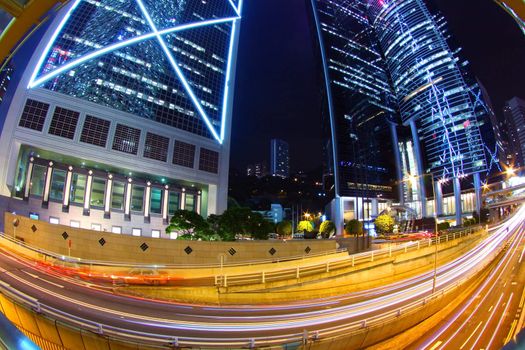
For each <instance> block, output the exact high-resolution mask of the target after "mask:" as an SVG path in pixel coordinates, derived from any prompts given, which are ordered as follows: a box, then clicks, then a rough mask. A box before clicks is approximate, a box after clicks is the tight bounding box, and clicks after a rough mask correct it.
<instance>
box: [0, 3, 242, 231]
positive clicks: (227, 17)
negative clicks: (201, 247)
mask: <svg viewBox="0 0 525 350" xmlns="http://www.w3.org/2000/svg"><path fill="white" fill-rule="evenodd" d="M241 6H242V0H231V1H228V0H224V1H200V0H187V1H152V0H136V1H117V0H105V1H102V0H75V1H71V2H70V3H69V4H68V5H67V6H65V8H64V9H62V10H61V12H59V14H58V15H57V17H56V18H55V19H54V20H53V23H52V24H51V25H50V26H49V29H48V30H47V32H46V33H45V35H44V36H43V39H42V41H41V42H40V44H39V45H38V47H37V49H36V50H35V53H34V55H33V56H32V57H31V58H30V61H29V64H28V68H27V71H26V74H24V77H23V78H22V79H21V80H20V81H19V83H18V86H17V89H16V92H15V94H14V97H13V99H12V101H11V106H10V108H9V111H8V112H7V116H6V118H5V123H4V125H3V128H2V134H1V138H0V149H1V157H0V186H1V187H0V194H1V195H2V196H3V202H2V203H3V206H4V207H5V209H7V210H10V211H16V212H17V213H20V214H25V215H29V214H30V213H31V214H32V215H33V216H34V217H39V218H40V219H43V220H52V221H53V222H60V223H61V224H65V225H72V226H81V227H83V228H93V229H102V230H106V231H113V232H116V233H124V234H132V233H133V234H134V235H144V236H150V235H152V236H159V235H160V232H163V229H164V227H165V226H166V223H167V221H168V219H169V217H170V214H172V213H173V212H174V211H175V210H177V209H188V210H193V211H196V212H197V213H200V214H201V215H203V216H207V215H209V214H215V213H221V212H222V211H223V210H225V209H226V203H227V190H228V186H227V181H228V167H229V149H230V126H231V112H232V99H233V82H234V76H235V61H236V52H237V44H238V37H239V25H240V12H241Z"/></svg>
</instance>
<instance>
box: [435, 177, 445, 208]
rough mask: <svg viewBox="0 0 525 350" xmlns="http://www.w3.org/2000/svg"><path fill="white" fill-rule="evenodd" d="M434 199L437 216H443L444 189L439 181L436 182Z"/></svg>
mask: <svg viewBox="0 0 525 350" xmlns="http://www.w3.org/2000/svg"><path fill="white" fill-rule="evenodd" d="M434 197H435V198H434V199H435V206H436V207H435V208H434V209H435V211H436V216H439V215H443V188H442V187H441V182H439V181H434Z"/></svg>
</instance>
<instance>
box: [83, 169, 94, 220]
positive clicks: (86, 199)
mask: <svg viewBox="0 0 525 350" xmlns="http://www.w3.org/2000/svg"><path fill="white" fill-rule="evenodd" d="M92 184H93V170H90V171H88V177H87V180H86V192H85V193H84V210H83V214H84V215H86V216H89V208H90V203H91V186H92Z"/></svg>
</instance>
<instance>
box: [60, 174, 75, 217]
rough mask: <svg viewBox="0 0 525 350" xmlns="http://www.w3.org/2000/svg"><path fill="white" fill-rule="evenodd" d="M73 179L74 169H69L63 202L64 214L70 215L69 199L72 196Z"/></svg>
mask: <svg viewBox="0 0 525 350" xmlns="http://www.w3.org/2000/svg"><path fill="white" fill-rule="evenodd" d="M72 178H73V167H72V166H71V165H70V166H68V167H67V174H66V184H65V185H64V199H63V200H62V212H64V213H69V199H70V198H69V197H70V196H71V179H72Z"/></svg>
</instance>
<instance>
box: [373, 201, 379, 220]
mask: <svg viewBox="0 0 525 350" xmlns="http://www.w3.org/2000/svg"><path fill="white" fill-rule="evenodd" d="M371 201H372V214H371V217H375V216H378V215H379V199H377V198H372V199H371Z"/></svg>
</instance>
